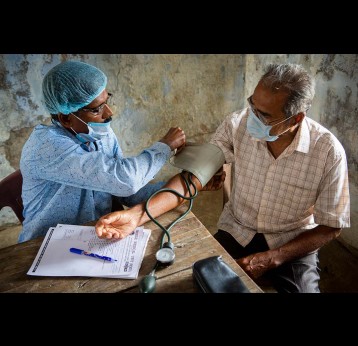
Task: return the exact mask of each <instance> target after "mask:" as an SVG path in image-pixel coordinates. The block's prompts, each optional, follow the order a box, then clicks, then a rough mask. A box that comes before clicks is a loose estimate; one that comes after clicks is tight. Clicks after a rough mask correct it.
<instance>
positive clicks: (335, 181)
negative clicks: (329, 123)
mask: <svg viewBox="0 0 358 346" xmlns="http://www.w3.org/2000/svg"><path fill="white" fill-rule="evenodd" d="M247 117H248V108H245V109H244V110H242V111H239V112H234V113H232V114H230V115H228V116H227V117H226V118H225V120H224V122H223V123H222V124H221V125H220V126H219V128H218V129H217V131H216V133H215V134H214V136H213V138H212V140H211V143H213V144H215V145H217V146H219V147H220V148H221V149H222V150H223V152H224V155H225V159H226V163H232V165H233V168H234V175H233V188H232V191H231V195H230V200H229V201H228V202H227V203H226V205H225V207H224V210H223V212H222V214H221V216H220V218H219V222H218V228H219V229H222V230H225V231H227V232H229V233H230V234H231V235H232V236H233V237H234V238H235V239H236V240H237V241H238V242H239V243H240V244H241V245H242V246H246V245H247V244H248V243H249V242H250V241H251V240H252V238H253V237H254V235H255V234H256V232H259V233H263V234H264V236H265V238H266V241H267V243H268V246H269V247H270V248H271V249H272V248H276V247H279V246H281V245H283V244H285V243H287V242H288V241H290V240H291V239H293V238H295V237H296V236H297V235H298V234H300V233H302V232H305V231H307V230H308V229H312V228H314V227H316V226H317V225H326V226H330V227H335V228H344V227H350V198H349V186H348V169H347V159H346V154H345V151H344V149H343V147H342V145H341V143H340V142H339V141H338V139H337V138H336V137H335V136H334V135H333V134H332V133H331V132H330V131H328V130H327V129H326V128H324V127H323V126H322V125H320V124H318V123H317V122H316V121H314V120H312V119H310V118H308V117H307V116H306V117H305V118H304V120H303V121H302V123H301V125H300V127H299V130H298V131H297V134H296V136H295V138H294V140H293V142H292V143H291V144H290V145H289V146H288V147H287V148H286V149H285V151H284V152H283V153H282V154H281V155H280V156H279V157H278V158H277V159H275V158H274V157H273V156H272V154H271V153H270V151H269V150H268V148H267V144H266V142H263V141H257V140H255V139H254V138H252V137H251V136H250V135H249V133H248V132H247V129H246V122H247Z"/></svg>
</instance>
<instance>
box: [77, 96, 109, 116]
mask: <svg viewBox="0 0 358 346" xmlns="http://www.w3.org/2000/svg"><path fill="white" fill-rule="evenodd" d="M112 96H113V94H111V93H108V97H107V100H106V101H105V102H103V103H102V104H101V105H99V106H98V107H96V108H87V107H83V108H80V109H79V110H78V111H77V112H79V111H82V112H89V113H92V114H94V115H95V116H97V115H101V114H102V113H103V109H104V106H106V105H107V106H109V107H111V106H112V105H113V98H112ZM77 112H76V113H77Z"/></svg>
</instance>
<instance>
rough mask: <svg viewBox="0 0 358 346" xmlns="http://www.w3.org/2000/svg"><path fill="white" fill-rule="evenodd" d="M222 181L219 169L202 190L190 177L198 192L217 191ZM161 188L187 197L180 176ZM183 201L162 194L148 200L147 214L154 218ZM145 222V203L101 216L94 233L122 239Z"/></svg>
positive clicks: (221, 171) (182, 199) (168, 193)
mask: <svg viewBox="0 0 358 346" xmlns="http://www.w3.org/2000/svg"><path fill="white" fill-rule="evenodd" d="M185 174H186V177H188V173H187V172H185ZM224 180H225V172H224V171H223V170H222V169H221V170H220V171H219V173H218V174H215V175H214V176H213V177H212V178H211V180H210V181H209V182H208V183H207V184H206V185H205V186H204V188H203V187H202V186H201V183H200V181H199V180H198V179H197V178H196V177H195V176H194V175H192V181H193V183H194V184H195V186H196V188H197V190H198V191H214V190H219V189H220V188H222V186H223V183H224ZM163 188H169V189H173V190H175V191H177V192H178V193H180V194H181V195H183V196H185V197H189V191H188V189H187V187H186V185H185V182H184V180H183V178H182V177H181V175H180V174H177V175H175V176H174V177H173V178H171V179H170V180H169V181H168V182H167V184H165V185H164V187H163ZM190 188H191V192H192V193H194V188H193V187H192V186H190ZM185 201H186V200H185V199H184V198H181V197H178V196H176V195H175V194H173V193H170V192H162V193H159V194H157V195H155V196H154V197H153V198H152V199H151V200H150V203H149V212H150V213H151V215H152V217H153V218H155V217H158V216H160V215H162V214H164V213H166V212H167V211H169V210H172V209H174V208H176V207H178V206H179V205H181V204H182V203H184V202H185ZM147 221H150V219H149V217H148V215H147V213H146V212H145V203H141V204H137V205H135V206H134V207H132V208H130V209H127V210H122V211H116V212H113V213H110V214H107V215H104V216H102V217H101V218H100V219H99V220H98V221H97V223H96V226H95V227H96V233H97V235H98V237H100V238H106V239H112V238H114V239H123V238H125V237H126V236H127V235H129V234H131V233H132V232H133V231H134V230H135V228H136V227H138V226H141V225H143V224H144V223H146V222H147Z"/></svg>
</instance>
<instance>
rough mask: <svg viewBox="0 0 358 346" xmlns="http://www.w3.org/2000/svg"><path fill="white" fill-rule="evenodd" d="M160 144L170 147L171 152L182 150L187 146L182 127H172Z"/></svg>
mask: <svg viewBox="0 0 358 346" xmlns="http://www.w3.org/2000/svg"><path fill="white" fill-rule="evenodd" d="M159 142H162V143H165V144H167V145H169V146H170V149H171V150H174V149H178V150H180V149H181V148H182V147H183V146H184V145H185V133H184V131H183V130H182V129H181V128H180V127H171V128H170V130H169V131H168V132H167V134H166V135H165V136H164V137H163V138H162V139H161V140H160V141H159Z"/></svg>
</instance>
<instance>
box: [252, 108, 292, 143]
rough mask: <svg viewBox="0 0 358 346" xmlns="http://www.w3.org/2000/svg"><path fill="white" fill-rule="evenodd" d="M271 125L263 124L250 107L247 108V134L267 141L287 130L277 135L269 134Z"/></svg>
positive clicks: (271, 140)
mask: <svg viewBox="0 0 358 346" xmlns="http://www.w3.org/2000/svg"><path fill="white" fill-rule="evenodd" d="M292 117H293V115H292V116H291V117H289V118H287V119H285V120H283V121H281V122H279V123H277V124H275V125H273V126H276V125H278V124H281V123H283V122H285V121H286V120H288V119H290V118H292ZM273 126H271V125H265V124H264V123H263V122H262V121H261V120H260V119H259V118H258V117H257V116H256V115H255V114H254V113H253V111H252V110H251V109H249V117H248V119H247V131H248V132H249V134H250V135H251V136H252V137H254V138H256V139H258V140H261V141H267V142H273V141H275V140H276V139H277V138H278V137H279V136H281V135H282V134H283V133H285V132H286V131H288V129H287V130H285V131H284V132H282V133H280V134H279V135H277V136H270V130H271V129H272V127H273Z"/></svg>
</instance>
